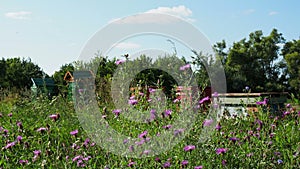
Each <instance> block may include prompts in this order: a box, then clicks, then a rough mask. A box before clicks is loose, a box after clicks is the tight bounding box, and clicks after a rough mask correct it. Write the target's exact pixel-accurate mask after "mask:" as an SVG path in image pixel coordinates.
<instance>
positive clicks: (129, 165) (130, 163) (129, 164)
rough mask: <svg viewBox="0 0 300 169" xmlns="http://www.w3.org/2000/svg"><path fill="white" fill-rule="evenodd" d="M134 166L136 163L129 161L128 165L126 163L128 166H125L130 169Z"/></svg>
mask: <svg viewBox="0 0 300 169" xmlns="http://www.w3.org/2000/svg"><path fill="white" fill-rule="evenodd" d="M134 164H136V162H134V161H131V162H129V163H128V165H127V166H128V167H132V166H133V165H134Z"/></svg>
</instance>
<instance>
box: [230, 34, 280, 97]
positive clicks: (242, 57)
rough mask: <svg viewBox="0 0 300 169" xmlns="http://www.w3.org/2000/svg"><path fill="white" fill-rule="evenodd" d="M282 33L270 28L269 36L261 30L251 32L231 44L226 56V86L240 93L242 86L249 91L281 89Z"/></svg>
mask: <svg viewBox="0 0 300 169" xmlns="http://www.w3.org/2000/svg"><path fill="white" fill-rule="evenodd" d="M284 41H285V40H284V38H283V36H282V34H281V33H278V31H277V30H276V29H273V30H272V31H271V33H270V35H268V36H263V33H262V31H255V32H252V33H250V35H249V39H248V40H247V39H246V38H244V39H242V40H241V41H239V42H236V43H234V44H233V46H232V47H231V48H230V49H229V52H228V56H227V58H226V65H225V67H226V68H225V70H226V76H227V84H228V85H227V86H228V91H230V92H241V91H242V90H243V89H244V87H245V86H250V87H251V88H252V91H256V92H261V91H282V90H284V86H283V85H282V83H283V81H284V78H282V77H281V76H282V74H281V69H282V64H281V63H280V62H278V59H279V51H280V47H279V44H282V43H284Z"/></svg>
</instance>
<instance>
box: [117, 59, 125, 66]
mask: <svg viewBox="0 0 300 169" xmlns="http://www.w3.org/2000/svg"><path fill="white" fill-rule="evenodd" d="M124 62H125V60H117V61H116V62H115V63H116V65H120V64H122V63H124Z"/></svg>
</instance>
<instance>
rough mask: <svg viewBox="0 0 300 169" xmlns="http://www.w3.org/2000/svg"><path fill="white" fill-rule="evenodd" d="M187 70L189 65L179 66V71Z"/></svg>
mask: <svg viewBox="0 0 300 169" xmlns="http://www.w3.org/2000/svg"><path fill="white" fill-rule="evenodd" d="M189 68H191V65H190V64H186V65H184V66H181V67H180V68H179V69H180V70H187V69H189Z"/></svg>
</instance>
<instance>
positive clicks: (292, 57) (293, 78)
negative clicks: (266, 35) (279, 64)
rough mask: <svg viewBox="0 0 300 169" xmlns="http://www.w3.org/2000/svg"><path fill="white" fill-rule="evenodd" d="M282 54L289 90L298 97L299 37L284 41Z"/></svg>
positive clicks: (299, 76) (299, 88)
mask: <svg viewBox="0 0 300 169" xmlns="http://www.w3.org/2000/svg"><path fill="white" fill-rule="evenodd" d="M282 55H283V56H284V59H285V60H286V63H287V73H288V81H289V84H290V86H291V90H292V92H293V93H294V94H296V96H297V97H298V98H299V97H300V94H299V93H300V39H299V40H293V41H289V42H287V43H285V45H284V47H283V49H282Z"/></svg>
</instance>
